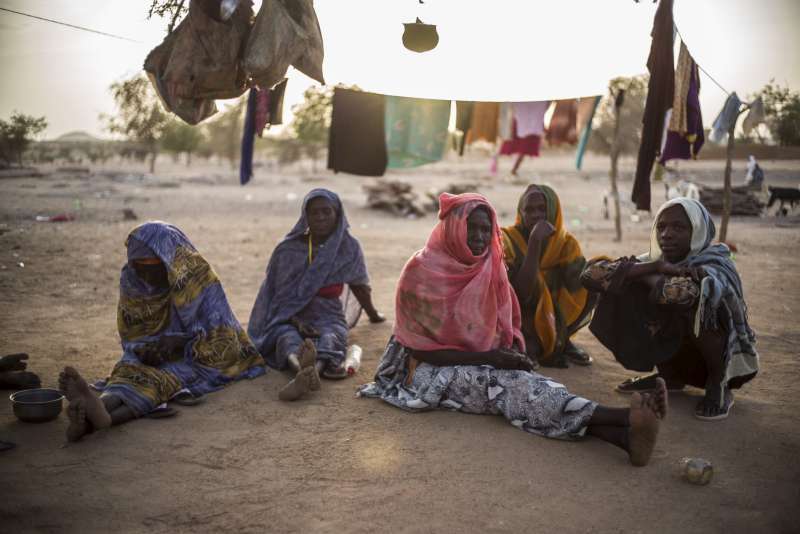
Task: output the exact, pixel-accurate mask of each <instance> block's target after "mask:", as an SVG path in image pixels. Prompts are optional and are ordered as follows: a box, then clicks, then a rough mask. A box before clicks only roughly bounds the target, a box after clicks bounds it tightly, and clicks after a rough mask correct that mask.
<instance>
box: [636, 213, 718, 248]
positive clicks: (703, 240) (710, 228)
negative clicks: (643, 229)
mask: <svg viewBox="0 0 800 534" xmlns="http://www.w3.org/2000/svg"><path fill="white" fill-rule="evenodd" d="M676 204H677V205H680V206H681V207H682V208H683V210H684V211H685V212H686V215H687V216H688V217H689V222H690V223H691V225H692V240H691V244H690V247H691V248H690V250H689V254H688V255H687V256H686V258H685V259H684V260H683V261H681V262H680V263H683V262H684V261H686V260H688V259H689V258H691V257H693V256H697V255H698V254H699V253H700V251H702V250H703V249H705V248H707V247H708V246H709V245H710V244H711V241H712V240H713V239H714V236H715V235H716V233H717V229H716V227H715V226H714V221H713V220H712V219H711V216H710V215H709V214H708V210H706V208H705V207H704V206H703V205H702V204H701V203H700V202H699V201H698V200H695V199H693V198H686V197H678V198H673V199H672V200H670V201H667V202H665V203H664V204H662V205H661V207H660V208H659V209H658V212H657V213H656V216H655V218H654V219H653V228H652V230H651V231H650V252H649V253H645V254H642V255H641V256H639V260H641V261H656V260H660V259H661V258H662V256H663V253H662V252H661V247H660V246H659V244H658V230H657V226H658V220H659V218H660V217H661V214H662V213H663V212H664V210H666V209H669V208H671V207H672V206H675V205H676Z"/></svg>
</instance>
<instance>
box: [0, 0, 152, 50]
mask: <svg viewBox="0 0 800 534" xmlns="http://www.w3.org/2000/svg"><path fill="white" fill-rule="evenodd" d="M0 11H7V12H9V13H14V14H16V15H22V16H23V17H30V18H32V19H38V20H43V21H45V22H52V23H53V24H60V25H61V26H67V27H68V28H73V29H76V30H81V31H85V32H90V33H96V34H98V35H105V36H106V37H113V38H114V39H121V40H123V41H130V42H131V43H138V44H142V41H137V40H135V39H131V38H130V37H123V36H122V35H115V34H113V33H108V32H102V31H100V30H93V29H92V28H86V27H85V26H77V25H75V24H70V23H68V22H61V21H59V20H53V19H48V18H44V17H39V16H37V15H31V14H30V13H23V12H21V11H14V10H13V9H8V8H6V7H0Z"/></svg>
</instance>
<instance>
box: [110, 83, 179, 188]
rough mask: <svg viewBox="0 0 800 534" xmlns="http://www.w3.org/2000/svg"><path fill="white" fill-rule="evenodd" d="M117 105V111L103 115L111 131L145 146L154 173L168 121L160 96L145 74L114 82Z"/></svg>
mask: <svg viewBox="0 0 800 534" xmlns="http://www.w3.org/2000/svg"><path fill="white" fill-rule="evenodd" d="M110 90H111V94H112V95H113V97H114V101H115V102H116V105H117V114H116V115H113V116H110V115H105V114H102V115H101V116H100V118H101V119H103V120H105V121H106V124H107V129H108V131H110V132H112V133H118V134H121V135H123V136H125V137H126V138H127V139H128V140H130V141H134V142H136V143H138V144H140V145H141V146H143V147H144V148H145V149H146V151H147V152H148V153H149V154H150V172H151V173H152V172H155V166H156V157H157V156H158V149H159V143H158V141H159V139H160V138H161V136H162V134H163V133H164V129H165V128H166V126H167V124H168V123H169V120H170V118H169V115H167V114H166V113H165V112H164V110H163V108H162V107H161V102H159V100H158V97H157V96H156V94H155V92H154V91H153V88H152V86H151V85H150V82H149V81H148V80H147V78H145V77H144V75H141V74H139V75H136V76H134V77H133V78H130V79H128V80H123V81H119V82H114V83H112V84H111V87H110Z"/></svg>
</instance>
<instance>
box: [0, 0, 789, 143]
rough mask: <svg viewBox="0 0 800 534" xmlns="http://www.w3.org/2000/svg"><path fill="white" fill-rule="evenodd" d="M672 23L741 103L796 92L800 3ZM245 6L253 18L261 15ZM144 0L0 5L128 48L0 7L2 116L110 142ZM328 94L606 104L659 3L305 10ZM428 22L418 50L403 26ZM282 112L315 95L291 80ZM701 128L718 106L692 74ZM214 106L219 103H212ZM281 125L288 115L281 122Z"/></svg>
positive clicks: (761, 5)
mask: <svg viewBox="0 0 800 534" xmlns="http://www.w3.org/2000/svg"><path fill="white" fill-rule="evenodd" d="M674 1H675V7H674V16H675V24H676V26H677V28H678V31H679V32H680V35H681V36H682V38H683V39H685V41H686V44H687V46H688V48H689V50H690V52H691V53H692V55H693V57H694V58H695V60H696V61H697V62H698V64H699V65H700V66H701V67H702V68H703V69H705V70H706V71H707V72H708V73H709V74H710V75H711V76H713V77H714V79H715V80H716V81H717V82H718V83H719V84H720V85H722V86H723V88H724V89H726V90H727V91H736V92H737V94H739V96H740V97H742V98H743V99H744V98H745V97H746V96H747V95H749V94H751V93H753V92H755V91H756V90H758V89H759V88H761V87H762V86H763V85H764V84H766V83H767V82H769V81H770V79H773V78H774V79H775V81H776V82H778V83H781V84H783V85H788V86H790V87H792V88H793V89H795V90H800V31H799V30H798V28H800V0H761V1H754V0H674ZM260 3H261V2H260V0H258V1H256V2H255V4H256V8H258V6H260ZM149 4H150V0H81V1H80V2H76V1H75V0H0V7H5V8H8V9H12V10H16V11H23V12H27V13H30V14H34V15H38V16H43V17H47V18H51V19H56V20H60V21H63V22H67V23H71V24H76V25H80V26H86V27H89V28H93V29H96V30H100V31H103V32H108V33H113V34H118V35H122V36H125V37H129V38H130V39H133V40H135V41H137V42H130V41H125V40H120V39H113V38H110V37H106V36H102V35H96V34H92V33H87V32H82V31H79V30H75V29H72V28H66V27H63V26H57V25H54V24H51V23H47V22H43V21H39V20H34V19H30V18H26V17H21V16H19V15H16V14H12V13H7V12H2V11H0V64H1V65H2V71H0V72H2V75H0V118H7V117H8V116H9V115H10V114H11V112H12V111H15V110H16V111H19V112H22V113H25V114H29V115H34V116H45V117H46V118H47V121H48V124H49V126H48V128H47V131H46V132H45V134H44V137H45V138H54V137H57V136H59V135H61V134H64V133H67V132H70V131H74V130H85V131H87V132H89V133H91V134H93V135H97V136H101V137H107V136H108V133H107V132H105V131H104V129H103V123H102V122H101V121H100V120H99V118H98V117H99V115H100V114H101V113H113V110H114V103H113V99H112V98H111V95H110V93H109V91H108V87H109V85H110V84H111V83H113V82H114V81H117V80H120V79H124V78H127V77H130V76H132V75H135V74H136V73H137V72H140V71H141V67H142V63H143V62H144V58H145V56H146V55H147V53H148V52H149V51H150V50H151V49H152V48H153V47H154V46H156V45H157V44H158V43H160V42H161V40H162V39H163V37H164V35H165V29H166V21H164V20H161V19H157V18H156V19H153V20H147V8H148V6H149ZM314 5H315V9H316V12H317V15H318V18H319V21H320V26H321V28H322V35H323V41H324V44H325V62H324V73H325V78H326V81H327V82H328V83H330V84H335V83H340V82H341V83H347V84H355V85H358V86H359V87H361V88H362V89H364V90H369V91H375V92H380V93H384V94H393V95H401V96H414V97H427V98H445V99H463V100H488V101H520V100H544V99H555V98H572V97H579V96H589V95H593V94H604V93H605V92H606V90H607V86H608V80H609V79H611V78H613V77H615V76H629V75H635V74H639V73H643V72H645V71H646V66H645V63H646V61H647V55H648V52H649V47H650V30H651V28H652V21H653V15H654V14H655V9H656V7H657V4H653V3H651V2H650V1H649V0H641V1H640V2H639V3H636V2H634V1H633V0H557V1H556V0H547V1H545V0H491V1H487V0H426V1H425V3H424V4H420V3H419V2H418V1H417V0H316V1H315V4H314ZM416 17H419V18H420V19H422V20H423V21H424V22H426V23H430V24H436V25H437V27H438V32H439V45H438V46H437V47H436V48H435V49H434V50H432V51H430V52H427V53H424V54H417V53H414V52H410V51H408V50H405V49H404V48H403V46H402V44H401V38H402V33H403V26H402V23H405V22H412V21H413V20H414V19H415V18H416ZM288 76H289V85H288V88H287V95H286V102H285V106H286V107H285V110H287V111H288V110H290V108H291V106H292V105H294V104H296V103H298V102H299V101H301V100H302V93H303V91H304V90H305V89H306V88H307V87H309V86H311V85H314V84H315V83H316V82H313V81H312V80H310V79H309V78H307V77H306V76H304V75H302V74H301V73H299V72H297V71H295V70H294V69H291V68H290V70H289V73H288ZM701 76H702V78H701V82H702V90H701V99H700V100H701V106H702V108H703V117H704V120H705V122H706V125H707V126H709V125H710V123H711V122H712V121H713V119H714V117H715V116H716V114H717V112H718V111H719V109H720V108H721V107H722V104H723V103H724V100H725V98H726V96H727V95H726V93H725V92H723V89H721V88H719V87H717V86H716V85H715V84H714V83H713V82H712V81H711V80H710V79H709V78H708V77H707V76H706V75H704V74H703V75H701ZM221 105H223V106H224V102H222V103H221ZM289 118H290V117H289Z"/></svg>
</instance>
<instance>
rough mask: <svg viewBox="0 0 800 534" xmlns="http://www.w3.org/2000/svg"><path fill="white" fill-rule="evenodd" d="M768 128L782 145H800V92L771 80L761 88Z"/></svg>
mask: <svg viewBox="0 0 800 534" xmlns="http://www.w3.org/2000/svg"><path fill="white" fill-rule="evenodd" d="M761 96H762V98H763V99H764V112H765V114H766V115H767V121H766V122H767V128H769V132H770V134H772V137H773V139H775V140H776V141H777V142H778V143H779V144H780V145H781V146H798V145H800V92H798V91H792V90H791V89H789V88H788V87H781V86H780V85H778V84H776V83H775V80H771V81H770V83H768V84H767V85H765V86H764V88H763V89H762V90H761Z"/></svg>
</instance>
